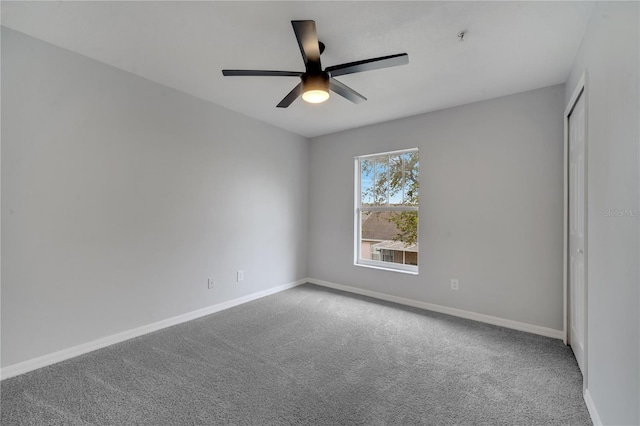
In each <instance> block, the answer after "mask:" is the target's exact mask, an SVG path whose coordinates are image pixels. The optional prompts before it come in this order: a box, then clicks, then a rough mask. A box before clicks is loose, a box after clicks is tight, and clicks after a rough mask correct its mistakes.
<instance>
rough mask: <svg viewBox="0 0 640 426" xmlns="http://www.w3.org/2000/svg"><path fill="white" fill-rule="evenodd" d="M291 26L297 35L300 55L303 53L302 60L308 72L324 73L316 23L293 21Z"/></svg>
mask: <svg viewBox="0 0 640 426" xmlns="http://www.w3.org/2000/svg"><path fill="white" fill-rule="evenodd" d="M291 25H292V26H293V32H295V33H296V39H297V40H298V46H300V53H302V59H304V65H305V66H306V67H307V71H322V66H321V65H320V43H319V42H318V33H317V32H316V22H315V21H291Z"/></svg>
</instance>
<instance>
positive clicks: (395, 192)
mask: <svg viewBox="0 0 640 426" xmlns="http://www.w3.org/2000/svg"><path fill="white" fill-rule="evenodd" d="M403 190H404V170H403V161H402V157H401V156H400V155H391V156H389V204H390V205H392V206H398V205H401V204H402V202H403Z"/></svg>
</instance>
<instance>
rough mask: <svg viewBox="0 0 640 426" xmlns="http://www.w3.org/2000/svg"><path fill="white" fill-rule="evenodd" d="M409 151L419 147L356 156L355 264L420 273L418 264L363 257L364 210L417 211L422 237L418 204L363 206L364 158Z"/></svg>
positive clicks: (414, 273)
mask: <svg viewBox="0 0 640 426" xmlns="http://www.w3.org/2000/svg"><path fill="white" fill-rule="evenodd" d="M408 152H419V150H418V148H408V149H402V150H398V151H389V152H380V153H376V154H367V155H360V156H356V157H354V182H355V185H354V200H355V203H354V204H355V208H354V215H353V216H354V239H353V240H354V250H353V253H354V255H353V264H354V265H355V266H361V267H365V268H374V269H381V270H385V271H393V272H402V273H405V274H412V275H418V267H419V265H420V262H418V265H405V264H402V263H390V262H383V261H380V260H372V259H362V258H361V256H360V255H361V249H362V224H361V220H362V212H363V211H372V212H376V211H379V212H384V211H394V212H397V211H415V212H416V213H418V239H419V237H420V225H419V224H420V213H419V209H418V206H367V207H363V206H362V176H361V173H362V164H361V162H362V160H366V159H369V158H375V157H383V156H391V155H400V154H406V153H408ZM419 256H420V252H418V257H419Z"/></svg>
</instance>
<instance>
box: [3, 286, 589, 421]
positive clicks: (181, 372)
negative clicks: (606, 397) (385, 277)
mask: <svg viewBox="0 0 640 426" xmlns="http://www.w3.org/2000/svg"><path fill="white" fill-rule="evenodd" d="M1 386H2V389H1V390H2V393H1V409H2V413H1V417H0V422H1V423H2V425H3V426H9V425H57V424H59V425H85V424H100V425H105V424H109V425H214V424H215V425H218V424H238V425H274V424H291V425H338V424H340V425H356V424H360V425H383V424H388V425H413V424H429V425H450V424H469V425H471V424H473V425H477V424H487V425H517V424H527V425H542V424H554V425H555V424H573V425H583V424H591V421H590V418H589V414H588V412H587V408H586V406H585V404H584V401H583V399H582V379H581V375H580V372H579V370H578V367H577V365H576V361H575V359H574V357H573V355H572V353H571V349H570V348H569V347H567V346H564V345H563V344H562V342H561V341H559V340H554V339H549V338H545V337H541V336H536V335H532V334H528V333H522V332H518V331H513V330H509V329H504V328H501V327H496V326H491V325H487V324H482V323H477V322H473V321H469V320H464V319H460V318H455V317H451V316H447V315H442V314H438V313H432V312H428V311H422V310H419V309H413V308H409V307H404V306H400V305H395V304H392V303H386V302H381V301H377V300H374V299H369V298H365V297H360V296H355V295H350V294H347V293H342V292H338V291H334V290H330V289H325V288H322V287H317V286H314V285H310V284H306V285H304V286H300V287H297V288H294V289H291V290H287V291H285V292H281V293H278V294H275V295H273V296H269V297H266V298H263V299H260V300H256V301H253V302H250V303H247V304H244V305H242V306H238V307H235V308H232V309H228V310H226V311H222V312H219V313H216V314H213V315H209V316H207V317H203V318H200V319H197V320H194V321H191V322H188V323H184V324H181V325H177V326H174V327H171V328H168V329H165V330H161V331H158V332H156V333H152V334H148V335H145V336H142V337H139V338H136V339H132V340H129V341H127V342H124V343H120V344H117V345H114V346H111V347H108V348H105V349H101V350H99V351H95V352H92V353H89V354H86V355H83V356H80V357H77V358H74V359H71V360H68V361H65V362H62V363H59V364H56V365H52V366H49V367H46V368H43V369H40V370H37V371H33V372H31V373H27V374H24V375H21V376H18V377H15V378H12V379H7V380H4V381H2V385H1Z"/></svg>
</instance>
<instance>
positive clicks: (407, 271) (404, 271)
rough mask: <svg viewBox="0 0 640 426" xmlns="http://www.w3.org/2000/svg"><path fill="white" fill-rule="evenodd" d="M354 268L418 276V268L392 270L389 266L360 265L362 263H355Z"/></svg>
mask: <svg viewBox="0 0 640 426" xmlns="http://www.w3.org/2000/svg"><path fill="white" fill-rule="evenodd" d="M353 265H354V266H359V267H361V268H369V269H379V270H382V271H389V272H400V273H401V274H409V275H418V267H415V269H413V268H411V269H404V268H403V269H400V268H391V267H389V266H386V265H377V264H370V263H360V262H355V263H354V264H353Z"/></svg>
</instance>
